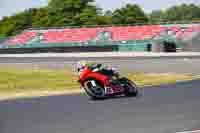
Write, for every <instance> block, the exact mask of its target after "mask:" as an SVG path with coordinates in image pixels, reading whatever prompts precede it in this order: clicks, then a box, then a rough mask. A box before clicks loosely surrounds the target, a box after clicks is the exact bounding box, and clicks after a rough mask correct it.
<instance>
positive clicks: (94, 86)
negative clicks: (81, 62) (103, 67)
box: [84, 79, 105, 99]
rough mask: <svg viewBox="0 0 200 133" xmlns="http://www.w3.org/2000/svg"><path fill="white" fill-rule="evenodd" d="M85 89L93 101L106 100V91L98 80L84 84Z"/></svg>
mask: <svg viewBox="0 0 200 133" xmlns="http://www.w3.org/2000/svg"><path fill="white" fill-rule="evenodd" d="M84 89H85V92H86V93H87V95H88V96H89V97H90V98H92V99H103V98H105V89H104V87H103V86H102V85H101V84H100V83H99V82H98V81H97V80H93V79H92V80H87V81H85V83H84Z"/></svg>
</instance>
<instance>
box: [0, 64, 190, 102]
mask: <svg viewBox="0 0 200 133" xmlns="http://www.w3.org/2000/svg"><path fill="white" fill-rule="evenodd" d="M124 76H126V77H128V78H130V79H131V80H134V81H135V82H136V83H137V84H138V85H139V86H141V87H142V86H151V85H160V84H168V83H175V82H176V81H177V80H191V79H192V76H191V75H187V74H173V73H165V74H152V73H151V74H145V73H134V72H133V73H128V74H124ZM76 80H77V75H76V74H74V73H73V72H71V71H68V70H49V69H39V68H35V69H28V68H27V69H26V68H25V69H24V68H21V69H20V68H0V100H2V99H11V98H18V97H33V96H47V95H57V94H65V93H79V92H81V91H80V89H79V88H80V86H79V84H78V83H77V82H76Z"/></svg>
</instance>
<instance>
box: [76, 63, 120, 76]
mask: <svg viewBox="0 0 200 133" xmlns="http://www.w3.org/2000/svg"><path fill="white" fill-rule="evenodd" d="M85 67H88V68H90V69H92V71H94V72H99V73H102V74H104V75H108V76H113V75H114V74H115V75H118V74H117V72H116V71H115V69H114V68H109V67H108V66H103V65H102V64H99V63H95V62H89V61H79V62H78V63H77V69H78V72H82V71H83V70H84V68H85Z"/></svg>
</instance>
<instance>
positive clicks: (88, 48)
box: [0, 45, 118, 54]
mask: <svg viewBox="0 0 200 133" xmlns="http://www.w3.org/2000/svg"><path fill="white" fill-rule="evenodd" d="M112 51H118V46H117V45H112V46H111V45H110V46H106V47H105V46H103V47H102V46H75V47H73V46H72V47H48V48H4V49H0V54H24V53H48V52H52V53H64V52H68V53H70V52H112Z"/></svg>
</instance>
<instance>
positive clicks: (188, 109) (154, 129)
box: [0, 58, 200, 133]
mask: <svg viewBox="0 0 200 133" xmlns="http://www.w3.org/2000/svg"><path fill="white" fill-rule="evenodd" d="M78 60H81V59H80V58H72V59H70V58H44V59H40V58H0V66H9V67H10V66H12V67H13V66H19V67H27V66H29V67H35V66H36V67H45V68H46V67H48V68H52V69H63V68H65V67H70V68H71V69H72V70H75V68H74V66H75V64H76V62H77V61H78ZM88 60H92V61H97V62H102V63H106V64H111V65H112V66H115V67H117V68H119V69H120V70H121V71H140V72H177V73H192V74H195V75H199V74H200V69H199V66H200V59H198V58H191V59H182V58H165V59H163V58H162V59H157V58H154V59H141V58H90V59H88ZM199 86H200V81H199V80H196V81H191V82H188V83H179V84H176V85H166V86H161V87H151V88H145V89H144V92H143V96H141V97H139V98H115V99H109V100H104V101H90V100H88V98H87V97H86V96H84V95H71V96H65V95H63V96H54V97H43V98H34V99H21V100H14V101H2V102H0V133H146V132H147V133H175V132H177V131H185V130H186V131H187V130H198V129H200V102H199V101H200V87H199Z"/></svg>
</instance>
